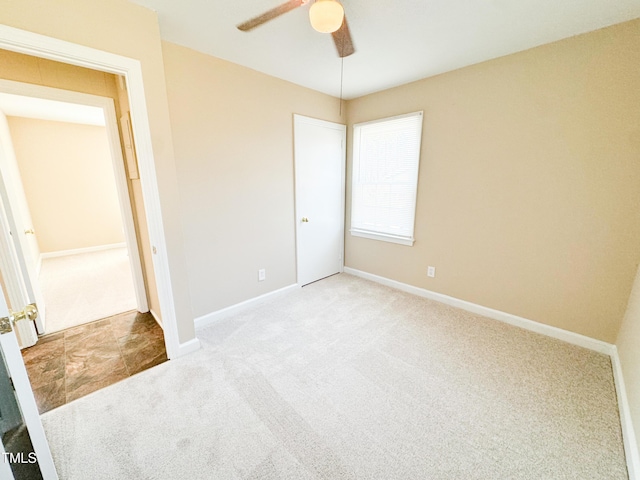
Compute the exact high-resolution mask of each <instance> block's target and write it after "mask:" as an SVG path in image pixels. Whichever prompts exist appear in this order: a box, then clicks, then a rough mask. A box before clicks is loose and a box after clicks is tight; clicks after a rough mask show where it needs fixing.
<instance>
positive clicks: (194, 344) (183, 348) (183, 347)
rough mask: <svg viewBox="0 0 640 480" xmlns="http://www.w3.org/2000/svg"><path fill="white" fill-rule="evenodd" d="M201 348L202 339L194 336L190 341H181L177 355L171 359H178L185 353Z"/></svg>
mask: <svg viewBox="0 0 640 480" xmlns="http://www.w3.org/2000/svg"><path fill="white" fill-rule="evenodd" d="M198 350H200V340H199V339H198V338H197V337H196V338H192V339H191V340H189V341H188V342H184V343H181V344H180V345H179V346H178V352H177V355H175V356H172V357H171V359H172V360H173V359H176V358H179V357H182V356H184V355H189V354H190V353H193V352H196V351H198Z"/></svg>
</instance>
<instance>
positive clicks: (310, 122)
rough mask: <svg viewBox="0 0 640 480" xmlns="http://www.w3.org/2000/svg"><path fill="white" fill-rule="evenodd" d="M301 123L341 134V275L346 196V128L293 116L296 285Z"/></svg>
mask: <svg viewBox="0 0 640 480" xmlns="http://www.w3.org/2000/svg"><path fill="white" fill-rule="evenodd" d="M302 123H306V124H308V125H315V126H319V127H325V128H331V129H333V130H339V131H341V132H342V159H341V165H340V167H341V168H340V170H341V176H340V182H341V192H340V205H341V208H340V212H341V213H340V224H341V225H342V229H341V235H340V264H339V269H338V272H339V273H342V272H343V271H344V232H345V225H344V222H345V195H346V161H347V155H346V153H347V150H346V149H347V126H346V125H343V124H341V123H335V122H329V121H326V120H319V119H317V118H311V117H305V116H304V115H299V114H297V113H294V114H293V144H294V159H293V165H294V167H293V170H294V182H295V183H294V196H295V208H294V225H295V229H296V230H295V234H296V282H297V284H298V285H300V286H302V285H301V284H300V261H299V258H300V242H299V239H300V235H299V234H298V230H299V228H300V222H299V221H298V218H299V215H301V212H300V205H299V204H298V191H297V188H298V185H299V183H300V182H299V178H298V175H299V172H298V168H296V167H297V166H296V156H295V135H296V126H297V125H300V124H302Z"/></svg>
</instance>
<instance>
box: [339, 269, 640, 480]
mask: <svg viewBox="0 0 640 480" xmlns="http://www.w3.org/2000/svg"><path fill="white" fill-rule="evenodd" d="M344 272H345V273H349V274H351V275H355V276H357V277H361V278H364V279H366V280H371V281H373V282H376V283H380V284H382V285H386V286H387V287H391V288H396V289H398V290H402V291H403V292H407V293H411V294H413V295H417V296H420V297H424V298H429V299H431V300H435V301H438V302H442V303H446V304H447V305H451V306H453V307H458V308H460V309H462V310H467V311H469V312H472V313H477V314H479V315H483V316H485V317H488V318H492V319H494V320H499V321H501V322H505V323H508V324H510V325H514V326H516V327H520V328H524V329H525V330H530V331H532V332H536V333H540V334H542V335H546V336H548V337H552V338H556V339H558V340H563V341H565V342H567V343H571V344H573V345H578V346H580V347H584V348H588V349H589V350H594V351H596V352H599V353H604V354H606V355H609V356H610V357H611V364H612V367H613V378H614V382H615V387H616V394H617V396H618V410H619V412H620V422H621V425H622V436H623V441H624V451H625V456H626V460H627V470H628V472H629V480H640V458H639V455H638V443H637V440H636V436H635V432H634V430H633V423H632V421H631V412H630V410H629V401H628V399H627V390H626V388H625V385H624V377H623V375H622V367H621V365H620V358H619V357H618V349H617V348H616V346H615V345H612V344H610V343H607V342H603V341H601V340H596V339H595V338H591V337H587V336H585V335H580V334H579V333H575V332H570V331H568V330H563V329H561V328H557V327H552V326H551V325H545V324H543V323H539V322H535V321H533V320H529V319H526V318H522V317H518V316H517V315H512V314H510V313H506V312H501V311H500V310H494V309H492V308H488V307H483V306H482V305H477V304H475V303H471V302H467V301H466V300H460V299H459V298H455V297H450V296H448V295H443V294H442V293H437V292H432V291H431V290H426V289H424V288H420V287H415V286H413V285H409V284H407V283H402V282H398V281H396V280H391V279H389V278H386V277H381V276H379V275H374V274H372V273H367V272H363V271H361V270H356V269H355V268H350V267H344Z"/></svg>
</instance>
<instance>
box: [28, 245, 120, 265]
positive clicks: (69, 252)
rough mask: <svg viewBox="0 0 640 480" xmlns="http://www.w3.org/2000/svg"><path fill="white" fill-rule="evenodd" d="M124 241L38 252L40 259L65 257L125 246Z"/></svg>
mask: <svg viewBox="0 0 640 480" xmlns="http://www.w3.org/2000/svg"><path fill="white" fill-rule="evenodd" d="M126 246H127V244H126V243H124V242H122V243H109V244H107V245H96V246H95V247H84V248H74V249H71V250H58V251H57V252H45V253H41V254H40V261H42V259H44V258H54V257H66V256H67V255H77V254H79V253H91V252H99V251H101V250H111V249H112V248H125V247H126Z"/></svg>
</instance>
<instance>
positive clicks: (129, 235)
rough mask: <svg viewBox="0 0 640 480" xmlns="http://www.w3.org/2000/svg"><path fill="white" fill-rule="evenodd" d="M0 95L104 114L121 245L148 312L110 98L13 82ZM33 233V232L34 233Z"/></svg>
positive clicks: (4, 83) (0, 85)
mask: <svg viewBox="0 0 640 480" xmlns="http://www.w3.org/2000/svg"><path fill="white" fill-rule="evenodd" d="M0 92H2V93H10V94H14V95H20V96H25V97H35V98H42V99H45V100H56V101H58V102H64V103H75V104H80V105H88V106H91V107H97V108H101V109H102V111H103V113H104V120H105V129H106V132H107V139H108V143H109V153H110V156H111V165H112V167H113V176H114V179H115V183H116V191H117V193H118V205H119V208H120V216H121V218H122V227H123V229H124V236H125V243H126V246H127V250H128V253H129V264H130V266H131V274H132V276H133V288H134V290H135V295H136V305H137V308H138V311H139V312H148V311H149V305H148V303H147V293H146V288H145V282H144V274H143V271H142V261H141V258H140V251H139V249H138V240H137V236H136V227H135V222H134V219H133V209H132V207H131V198H130V196H129V186H128V185H127V174H126V172H125V166H124V158H123V156H122V147H121V143H120V135H119V133H118V122H117V120H116V110H115V106H114V102H113V99H112V98H109V97H101V96H98V95H91V94H88V93H80V92H74V91H71V90H63V89H59V88H52V87H45V86H42V85H34V84H31V83H20V82H13V81H11V80H4V79H0ZM36 233H37V232H36Z"/></svg>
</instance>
